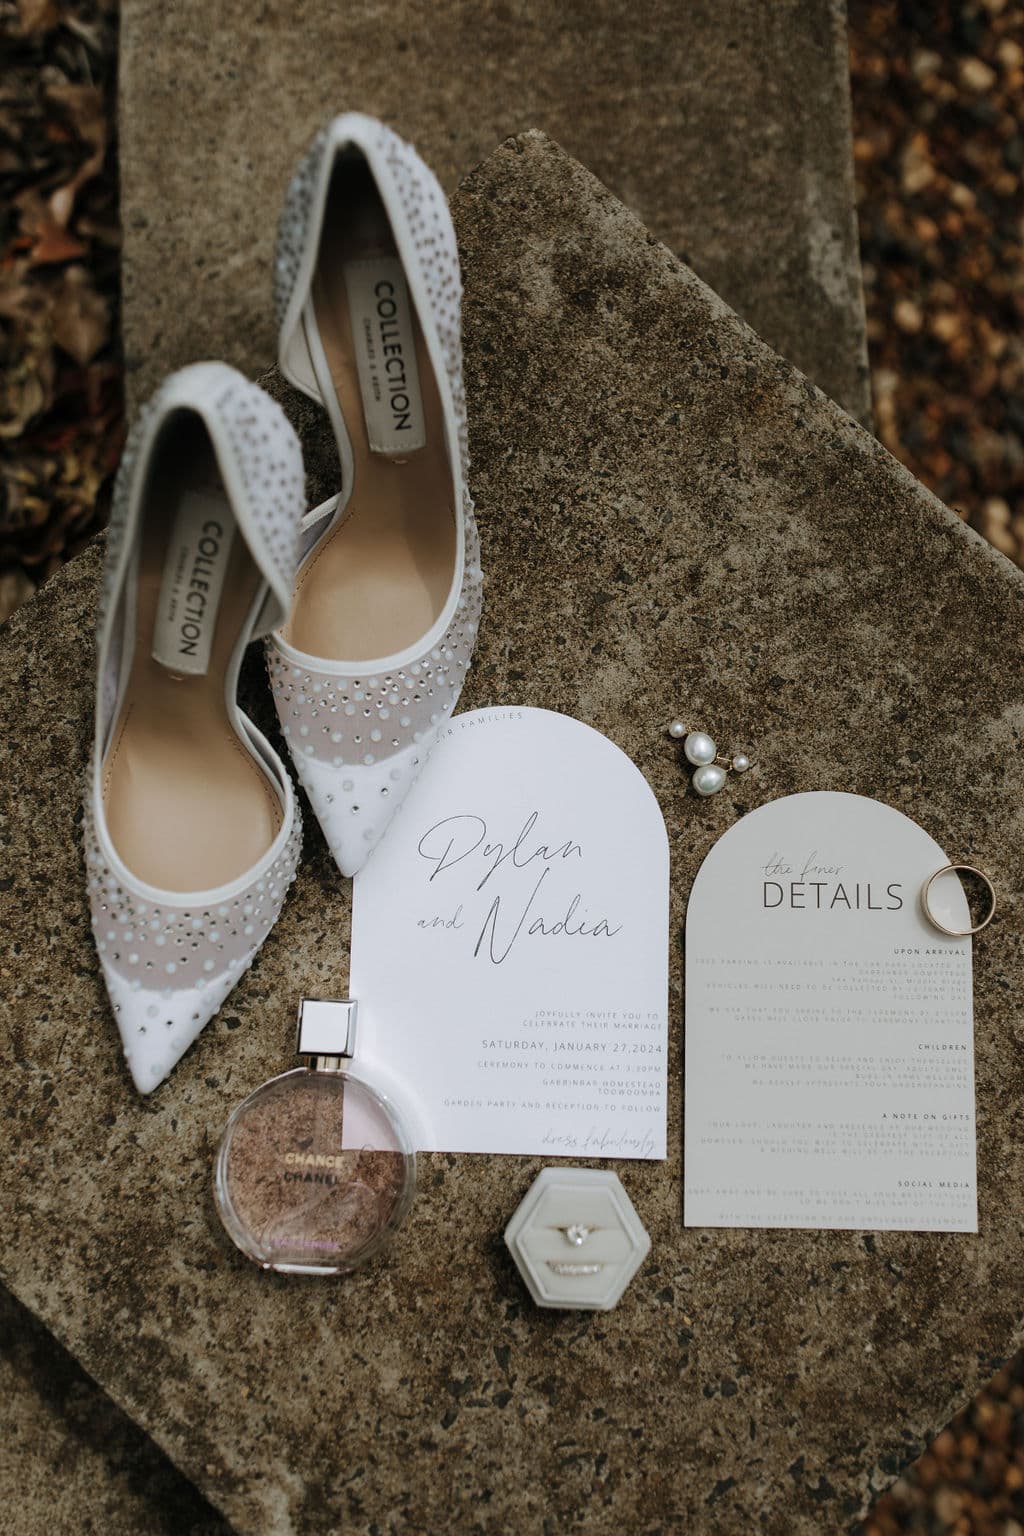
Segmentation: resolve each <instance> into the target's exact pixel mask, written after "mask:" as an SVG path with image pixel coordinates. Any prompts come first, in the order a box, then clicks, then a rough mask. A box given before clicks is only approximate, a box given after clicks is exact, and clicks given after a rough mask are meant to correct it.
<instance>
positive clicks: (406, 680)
mask: <svg viewBox="0 0 1024 1536" xmlns="http://www.w3.org/2000/svg"><path fill="white" fill-rule="evenodd" d="M275 302H276V310H277V318H278V324H279V326H280V338H279V354H280V367H281V371H282V373H283V374H284V375H285V377H286V378H287V379H289V380H290V382H291V383H292V384H294V385H295V386H296V387H297V388H298V389H301V390H303V391H304V392H305V393H306V394H307V395H309V396H310V397H311V398H312V399H313V400H316V401H318V402H319V403H320V404H321V405H323V407H324V408H325V410H326V411H327V414H328V416H329V418H330V421H331V425H332V427H333V429H334V435H335V438H336V440H337V445H338V455H339V458H340V461H341V490H340V492H339V494H338V495H337V496H333V497H331V499H330V500H329V501H327V502H324V504H323V505H322V506H320V507H317V508H316V509H315V511H313V512H311V513H310V514H309V516H308V517H307V518H306V520H305V522H304V525H303V527H304V543H303V561H302V564H301V566H300V568H299V573H298V578H297V582H296V589H295V600H294V605H293V608H292V612H291V616H290V618H289V619H288V621H287V623H286V624H285V625H284V626H283V627H282V628H281V629H279V630H278V631H277V632H276V633H275V634H274V636H273V638H272V640H271V641H270V642H269V643H268V648H267V649H268V666H269V671H270V679H271V686H272V688H273V692H274V698H275V702H276V704H277V710H278V714H279V716H280V719H281V725H282V728H283V730H284V734H285V737H286V738H287V741H288V745H289V748H290V750H291V753H292V757H293V758H294V761H295V765H296V768H297V770H298V774H299V777H300V779H301V780H302V783H303V785H304V786H305V789H306V791H307V793H308V795H309V798H310V802H311V804H312V806H313V809H314V810H315V812H316V814H317V816H318V818H319V820H320V824H321V826H322V827H323V829H324V833H325V835H326V837H327V840H328V842H329V844H330V847H331V850H332V852H333V854H334V857H335V859H336V860H337V863H338V865H339V867H340V869H341V871H342V873H343V874H346V875H352V874H355V873H356V871H357V870H358V869H359V868H360V866H361V865H362V864H363V863H364V862H365V860H366V859H367V857H368V856H369V854H370V852H371V851H372V849H373V847H374V845H375V844H376V843H377V842H378V841H379V840H380V838H381V836H382V835H383V833H384V831H385V829H386V827H387V825H388V823H389V821H390V820H391V817H392V816H393V815H394V813H395V811H396V810H397V808H398V806H399V804H400V803H401V801H402V799H403V798H404V796H405V794H406V792H407V790H408V789H409V787H410V785H411V784H412V782H413V780H414V778H415V777H416V774H417V772H418V770H419V769H420V767H421V766H422V764H423V761H424V759H425V757H426V755H427V752H428V751H429V748H430V746H431V745H432V743H433V741H434V739H435V737H436V734H437V731H438V728H439V727H440V725H441V724H442V723H443V721H444V720H445V719H447V717H448V716H449V715H450V714H451V712H452V710H453V709H454V707H455V703H456V701H457V699H458V696H459V692H460V690H461V688H462V684H463V681H464V679H465V675H466V669H467V667H468V665H469V658H470V653H471V652H472V649H473V645H474V641H475V638H476V631H477V624H478V621H479V616H480V602H481V583H482V577H481V571H480V550H479V541H478V539H477V532H476V524H475V521H474V518H473V504H472V501H471V500H470V496H469V491H468V489H467V484H466V471H467V450H466V441H467V439H466V407H465V397H464V393H463V385H462V346H461V339H460V307H461V286H460V279H459V258H458V250H457V248H456V243H455V231H454V229H453V228H452V222H451V217H450V215H449V212H448V205H447V202H446V200H445V196H444V193H443V192H442V190H441V188H440V186H439V184H438V182H437V181H436V180H435V178H434V176H433V175H432V174H431V172H430V171H429V170H428V169H427V167H426V166H425V165H424V164H423V162H422V160H420V158H419V156H418V155H417V154H416V153H415V152H414V150H412V149H411V148H410V146H409V145H408V144H405V143H403V141H402V140H401V139H399V138H398V137H397V135H396V134H394V133H392V132H391V130H390V129H388V128H385V127H384V125H383V124H381V123H378V122H376V121H375V120H374V119H373V118H369V117H364V116H362V115H361V114H359V113H349V114H347V115H345V116H343V117H338V118H335V120H334V121H333V122H332V123H331V124H330V126H329V127H328V128H326V129H325V130H324V131H323V132H322V133H321V134H320V135H319V137H318V138H317V139H316V141H315V142H314V144H313V146H312V149H311V150H310V151H309V153H308V155H307V156H306V158H305V160H304V161H303V163H302V165H301V166H300V168H299V171H298V172H297V174H296V176H295V178H294V180H293V181H292V183H291V186H290V188H289V190H288V194H287V197H286V200H285V205H284V211H283V213H282V217H281V227H280V233H279V236H278V250H277V264H276V270H275Z"/></svg>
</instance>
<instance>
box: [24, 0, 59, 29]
mask: <svg viewBox="0 0 1024 1536" xmlns="http://www.w3.org/2000/svg"><path fill="white" fill-rule="evenodd" d="M18 16H19V18H20V21H21V30H22V32H23V33H24V35H25V36H26V37H38V36H39V35H40V34H42V33H44V32H52V31H53V29H54V27H58V26H60V12H59V11H58V9H57V7H56V5H55V4H54V0H18Z"/></svg>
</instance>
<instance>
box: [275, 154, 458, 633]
mask: <svg viewBox="0 0 1024 1536" xmlns="http://www.w3.org/2000/svg"><path fill="white" fill-rule="evenodd" d="M313 311H314V314H315V322H314V321H313V319H312V317H311V316H309V313H308V310H307V322H306V323H307V324H310V323H315V325H316V328H317V330H318V331H319V337H320V343H321V345H322V347H323V351H324V356H325V357H326V360H327V366H328V368H329V370H330V376H331V380H332V381H333V385H334V389H335V391H336V393H337V397H338V402H339V404H340V406H341V412H342V415H343V416H344V419H345V425H346V427H347V429H348V434H349V437H350V440H351V443H352V454H353V459H354V471H353V480H352V490H351V496H350V498H349V502H348V507H347V510H346V512H345V514H344V516H343V518H342V519H341V520H340V521H339V523H338V524H337V526H335V527H334V528H333V529H332V530H331V532H329V533H328V534H327V535H326V536H325V538H324V539H323V541H322V542H321V544H320V545H319V546H318V548H317V549H316V551H315V552H314V554H313V555H312V556H311V557H310V559H309V560H308V561H307V563H306V565H305V566H304V568H303V570H302V571H301V573H300V576H299V580H298V584H297V588H296V595H295V606H294V608H293V610H292V616H291V619H290V621H289V623H288V624H287V626H286V627H285V629H284V637H285V639H286V640H287V641H289V642H290V643H291V644H292V645H294V646H295V647H296V648H297V649H298V650H300V651H306V652H308V653H310V654H312V655H314V656H325V657H330V658H331V659H334V660H338V661H369V660H372V659H374V658H377V657H384V656H390V655H393V654H394V653H395V652H397V651H402V650H405V649H407V648H408V647H409V646H410V645H412V644H413V642H414V641H416V640H417V639H418V638H419V637H420V636H421V635H425V634H426V633H427V631H428V630H429V629H431V627H432V626H433V625H434V624H435V623H436V621H437V620H438V618H439V617H440V616H441V613H442V611H443V609H444V606H445V603H446V602H447V600H448V596H449V594H450V592H451V586H452V580H453V578H454V573H455V554H456V526H455V512H454V498H453V490H452V477H451V472H450V469H449V466H448V455H447V452H446V448H445V440H444V417H443V414H442V407H441V397H440V394H439V392H438V388H437V381H436V379H435V377H434V371H433V366H432V364H431V362H430V358H429V355H428V353H427V346H426V341H425V339H424V336H423V330H422V327H421V325H420V323H419V319H418V317H417V315H416V311H415V308H414V307H413V304H412V302H411V299H410V298H409V295H408V292H407V290H406V288H405V283H404V279H403V277H402V269H401V264H400V262H399V261H398V259H397V252H396V249H395V243H394V237H393V235H392V233H391V228H390V225H389V223H388V220H387V215H386V213H385V211H384V208H383V206H382V204H381V202H380V198H379V194H378V193H377V192H376V189H375V187H374V184H373V180H372V177H371V176H370V174H369V171H368V170H367V168H366V167H365V164H357V165H353V164H351V163H346V162H344V161H343V162H342V163H341V164H340V165H339V167H338V170H337V171H336V172H335V180H334V182H333V183H332V187H331V191H330V194H329V197H328V203H327V211H326V214H325V217H324V233H323V236H322V239H321V244H320V252H319V257H318V263H317V271H316V274H315V276H314V280H313ZM410 352H411V353H412V355H413V357H414V364H413V365H412V366H410V362H409V354H410ZM403 431H405V432H407V433H408V436H409V438H410V439H411V442H412V443H417V442H419V443H422V446H419V447H411V448H409V449H408V450H407V449H405V448H404V446H403V443H402V437H403Z"/></svg>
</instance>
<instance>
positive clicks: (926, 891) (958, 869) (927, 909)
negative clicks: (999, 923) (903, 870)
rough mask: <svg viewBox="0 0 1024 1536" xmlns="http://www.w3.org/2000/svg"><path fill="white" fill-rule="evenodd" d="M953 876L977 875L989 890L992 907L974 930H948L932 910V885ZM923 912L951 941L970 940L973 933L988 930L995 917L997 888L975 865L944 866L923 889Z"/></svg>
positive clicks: (930, 877) (928, 880) (976, 924)
mask: <svg viewBox="0 0 1024 1536" xmlns="http://www.w3.org/2000/svg"><path fill="white" fill-rule="evenodd" d="M951 874H952V875H959V874H965V875H975V876H976V877H977V879H979V880H980V881H981V883H982V884H983V885H984V886H986V887H987V888H988V894H989V897H990V899H991V905H990V907H989V909H988V912H987V913H986V915H985V916H984V917H983V918H982V920H981V922H980V923H975V925H974V927H973V928H947V927H946V925H945V923H940V922H939V920H938V918H937V917H936V916H935V913H934V912H933V911H932V909H931V905H930V902H929V895H930V893H931V888H932V885H933V884H934V882H935V881H936V880H938V879H939V877H940V876H941V875H951ZM921 910H922V912H923V913H924V915H925V917H926V918H927V919H928V921H929V922H930V923H931V925H932V927H933V928H937V929H938V930H939V932H940V933H945V934H948V936H949V937H950V938H951V939H968V938H970V936H971V934H972V933H980V932H981V930H982V929H983V928H987V927H988V925H989V923H990V922H991V921H992V919H993V918H994V917H995V915H996V888H995V886H994V885H993V884H992V881H991V880H990V879H989V877H988V875H986V873H985V871H984V870H983V869H976V868H975V866H974V865H973V864H943V866H942V868H941V869H937V870H936V871H935V873H934V874H933V875H929V876H928V879H927V880H926V881H925V883H924V885H923V886H922V887H921Z"/></svg>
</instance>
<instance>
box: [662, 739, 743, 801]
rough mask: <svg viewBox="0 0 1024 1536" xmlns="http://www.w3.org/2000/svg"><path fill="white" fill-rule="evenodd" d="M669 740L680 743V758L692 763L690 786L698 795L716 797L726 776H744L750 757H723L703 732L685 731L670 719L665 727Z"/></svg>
mask: <svg viewBox="0 0 1024 1536" xmlns="http://www.w3.org/2000/svg"><path fill="white" fill-rule="evenodd" d="M668 733H669V735H670V736H671V737H672V740H673V741H681V742H682V744H683V755H684V757H685V758H686V761H687V762H688V763H692V764H693V768H694V772H693V779H692V783H693V787H694V789H695V790H696V791H697V793H698V795H702V796H704V798H705V799H706V798H707V796H708V795H717V794H718V791H719V790H720V789H721V788H722V787H723V785H724V784H725V781H726V779H727V778H728V776H729V774H730V773H746V771H747V769H748V768H749V767H750V758H749V757H748V756H747V754H746V753H745V752H737V753H736V754H735V756H733V757H723V756H722V755H721V754H720V753H719V751H718V748H717V747H716V746H715V743H714V742H713V741H712V740H711V737H710V736H709V735H708V734H707V732H706V731H688V730H687V728H686V726H685V725H684V724H683V722H682V721H681V720H673V721H672V724H671V725H670V726H669V728H668Z"/></svg>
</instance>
